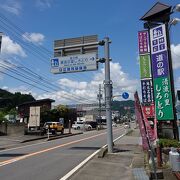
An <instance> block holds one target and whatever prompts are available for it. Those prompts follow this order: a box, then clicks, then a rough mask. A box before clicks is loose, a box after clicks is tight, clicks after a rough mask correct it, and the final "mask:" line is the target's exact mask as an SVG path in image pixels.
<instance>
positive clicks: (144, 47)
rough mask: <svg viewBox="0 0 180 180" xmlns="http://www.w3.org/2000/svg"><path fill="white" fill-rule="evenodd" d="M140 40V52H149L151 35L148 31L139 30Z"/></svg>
mask: <svg viewBox="0 0 180 180" xmlns="http://www.w3.org/2000/svg"><path fill="white" fill-rule="evenodd" d="M138 42H139V54H147V53H149V36H148V31H146V30H145V31H139V32H138Z"/></svg>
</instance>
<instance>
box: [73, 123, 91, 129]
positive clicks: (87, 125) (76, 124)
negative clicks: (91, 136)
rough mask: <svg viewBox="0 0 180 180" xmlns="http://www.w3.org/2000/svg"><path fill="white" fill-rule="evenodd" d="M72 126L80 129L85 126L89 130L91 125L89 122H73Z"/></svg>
mask: <svg viewBox="0 0 180 180" xmlns="http://www.w3.org/2000/svg"><path fill="white" fill-rule="evenodd" d="M72 128H73V129H77V130H80V129H83V128H85V130H91V129H92V126H91V125H90V124H87V123H85V122H75V124H73V125H72Z"/></svg>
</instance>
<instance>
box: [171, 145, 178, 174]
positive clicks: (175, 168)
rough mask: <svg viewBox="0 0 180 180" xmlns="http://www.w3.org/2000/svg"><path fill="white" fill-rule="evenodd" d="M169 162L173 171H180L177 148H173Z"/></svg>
mask: <svg viewBox="0 0 180 180" xmlns="http://www.w3.org/2000/svg"><path fill="white" fill-rule="evenodd" d="M169 162H170V166H171V168H172V171H175V172H176V171H180V154H179V153H178V152H177V150H176V149H175V148H172V149H171V151H170V152H169Z"/></svg>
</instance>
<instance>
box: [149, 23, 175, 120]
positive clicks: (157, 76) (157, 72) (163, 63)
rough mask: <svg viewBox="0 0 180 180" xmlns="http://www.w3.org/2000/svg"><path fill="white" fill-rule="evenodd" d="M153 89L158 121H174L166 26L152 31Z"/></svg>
mask: <svg viewBox="0 0 180 180" xmlns="http://www.w3.org/2000/svg"><path fill="white" fill-rule="evenodd" d="M150 41H151V61H152V74H153V89H154V99H155V107H156V118H157V120H173V119H174V114H173V104H172V94H171V82H170V72H169V60H168V51H167V39H166V29H165V25H164V24H163V25H160V26H157V27H154V28H152V29H150Z"/></svg>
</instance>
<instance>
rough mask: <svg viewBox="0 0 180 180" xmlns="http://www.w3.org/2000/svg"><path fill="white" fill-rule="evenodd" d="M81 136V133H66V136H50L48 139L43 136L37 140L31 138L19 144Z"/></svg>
mask: <svg viewBox="0 0 180 180" xmlns="http://www.w3.org/2000/svg"><path fill="white" fill-rule="evenodd" d="M79 134H82V132H79V133H73V134H72V133H68V134H63V135H58V136H50V138H49V139H48V137H47V136H43V137H38V138H32V139H26V140H23V141H21V143H26V142H30V141H36V140H41V139H47V141H51V140H55V139H60V138H64V137H69V136H75V135H79Z"/></svg>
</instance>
